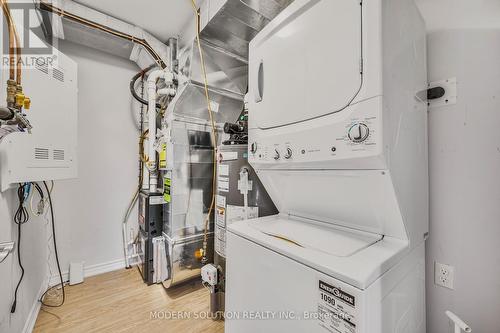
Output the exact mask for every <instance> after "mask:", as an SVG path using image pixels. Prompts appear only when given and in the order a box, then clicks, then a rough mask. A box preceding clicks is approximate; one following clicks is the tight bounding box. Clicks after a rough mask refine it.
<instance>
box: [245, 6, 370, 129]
mask: <svg viewBox="0 0 500 333" xmlns="http://www.w3.org/2000/svg"><path fill="white" fill-rule="evenodd" d="M360 4H361V2H360V1H354V0H295V1H294V2H293V3H292V4H291V5H290V6H289V7H287V8H286V9H285V10H284V11H283V12H281V13H280V15H278V16H277V17H276V18H275V19H274V20H273V21H271V23H269V24H268V25H267V26H266V27H265V28H264V29H263V30H262V31H261V32H260V33H259V34H258V35H257V36H256V37H255V38H254V39H253V40H252V41H251V43H250V49H249V54H250V58H249V103H250V104H249V107H250V109H251V110H252V117H251V119H252V126H256V127H258V128H262V129H269V128H275V127H280V126H285V125H289V124H293V123H297V122H301V121H305V120H310V119H314V118H318V117H322V116H325V115H327V114H331V113H335V112H339V111H341V110H343V109H344V108H346V107H347V106H348V105H349V104H350V103H351V102H352V101H353V100H354V99H355V98H356V97H357V95H358V93H359V91H360V89H361V86H362V75H361V72H362V68H361V66H362V65H361V61H362V60H361V59H362V5H360Z"/></svg>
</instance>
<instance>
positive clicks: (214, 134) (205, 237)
mask: <svg viewBox="0 0 500 333" xmlns="http://www.w3.org/2000/svg"><path fill="white" fill-rule="evenodd" d="M191 5H192V7H193V11H194V15H195V18H196V42H197V44H198V52H199V53H200V63H201V70H202V73H203V86H204V90H205V99H206V102H207V108H208V115H209V118H210V125H211V126H212V140H213V147H214V150H213V179H212V200H211V203H210V207H209V209H208V214H207V217H206V218H205V222H204V226H205V229H204V233H203V257H202V262H203V263H206V262H207V261H208V259H207V257H206V255H207V245H208V244H207V243H208V228H209V223H210V216H211V215H212V212H213V210H214V205H215V192H216V185H217V183H216V182H217V179H216V177H217V168H216V164H217V131H216V129H215V122H214V118H213V113H212V105H211V103H210V96H209V92H208V79H207V69H206V66H205V59H204V56H203V49H202V47H201V41H200V30H201V27H200V12H199V10H198V8H196V3H195V2H194V0H191Z"/></svg>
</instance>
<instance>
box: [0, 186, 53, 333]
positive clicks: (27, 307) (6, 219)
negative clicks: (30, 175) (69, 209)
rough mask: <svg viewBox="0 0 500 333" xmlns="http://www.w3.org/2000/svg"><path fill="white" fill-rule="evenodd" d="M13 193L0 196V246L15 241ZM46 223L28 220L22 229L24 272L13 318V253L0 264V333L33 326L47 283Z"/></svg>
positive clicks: (15, 269) (15, 262)
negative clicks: (37, 304)
mask: <svg viewBox="0 0 500 333" xmlns="http://www.w3.org/2000/svg"><path fill="white" fill-rule="evenodd" d="M16 191H17V190H16V189H10V190H7V191H5V192H3V193H0V242H8V241H12V240H14V241H17V225H15V224H14V222H13V218H14V212H15V211H16V209H17V205H18V200H17V193H16ZM47 227H48V220H47V219H45V218H43V217H40V218H37V217H32V218H31V219H30V221H29V222H28V223H26V224H24V225H22V230H21V236H22V237H21V259H22V264H23V267H24V269H25V274H24V278H23V281H22V283H21V285H20V287H19V291H18V296H17V307H16V312H15V313H14V314H11V313H10V309H11V306H12V301H13V297H14V289H15V288H16V285H17V282H18V280H19V277H20V275H21V270H20V268H19V265H18V253H17V249H16V250H15V251H14V253H13V254H12V255H10V256H9V257H7V259H6V260H5V261H4V262H3V263H0V295H2V297H0V332H23V330H24V328H25V327H29V326H30V325H32V324H34V322H27V320H28V318H30V317H31V318H32V319H34V316H32V314H33V313H35V308H36V302H37V299H38V297H39V295H40V293H41V291H42V290H44V288H45V286H46V283H47V279H46V272H47V243H48V238H47V233H46V230H48V228H47Z"/></svg>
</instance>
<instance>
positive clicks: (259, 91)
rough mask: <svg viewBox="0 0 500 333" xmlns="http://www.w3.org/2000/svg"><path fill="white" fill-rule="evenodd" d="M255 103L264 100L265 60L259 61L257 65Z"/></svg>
mask: <svg viewBox="0 0 500 333" xmlns="http://www.w3.org/2000/svg"><path fill="white" fill-rule="evenodd" d="M253 93H254V100H255V103H259V102H262V99H263V98H264V60H261V61H260V62H259V66H258V67H257V78H256V80H255V83H254V87H253Z"/></svg>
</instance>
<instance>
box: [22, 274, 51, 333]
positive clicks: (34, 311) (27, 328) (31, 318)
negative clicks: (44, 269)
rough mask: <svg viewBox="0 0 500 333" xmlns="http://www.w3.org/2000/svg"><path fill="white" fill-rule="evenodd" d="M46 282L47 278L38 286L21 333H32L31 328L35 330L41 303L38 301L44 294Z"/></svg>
mask: <svg viewBox="0 0 500 333" xmlns="http://www.w3.org/2000/svg"><path fill="white" fill-rule="evenodd" d="M48 282H49V279H48V277H47V278H45V279H44V281H43V282H42V285H41V286H40V290H39V291H38V294H37V296H36V299H35V301H34V302H33V305H32V306H31V310H30V312H29V314H28V318H27V319H26V322H25V324H24V328H23V333H31V332H33V328H35V324H36V319H37V318H38V313H39V312H40V308H41V307H42V303H40V302H39V300H40V298H41V297H42V295H43V293H44V292H45V289H46V288H47V284H48Z"/></svg>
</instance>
